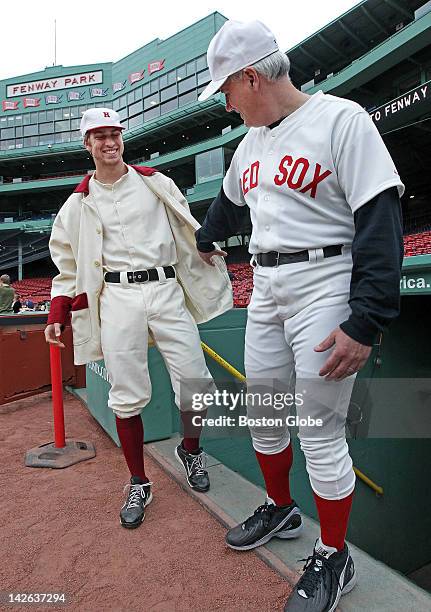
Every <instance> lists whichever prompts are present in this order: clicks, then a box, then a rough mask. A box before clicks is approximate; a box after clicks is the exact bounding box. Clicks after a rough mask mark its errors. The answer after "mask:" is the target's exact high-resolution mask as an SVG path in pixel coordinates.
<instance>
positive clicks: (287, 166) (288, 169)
mask: <svg viewBox="0 0 431 612" xmlns="http://www.w3.org/2000/svg"><path fill="white" fill-rule="evenodd" d="M312 163H313V162H310V161H309V160H308V159H307V158H306V157H298V158H297V159H294V158H293V157H292V156H291V155H285V156H284V157H283V158H282V159H281V161H280V164H279V166H278V170H279V173H278V174H276V175H275V176H274V183H275V184H276V185H277V186H278V187H281V186H282V185H284V184H286V185H287V186H288V187H289V189H299V190H300V193H307V192H310V193H309V195H310V197H311V198H313V199H315V197H316V194H317V187H318V185H319V183H321V182H322V181H324V180H325V179H327V178H328V177H329V176H330V175H331V174H332V170H323V169H322V166H321V164H319V163H318V162H316V163H315V164H314V173H313V178H312V179H311V180H309V181H308V182H307V183H306V185H304V182H305V180H306V177H307V173H308V171H309V169H310V167H312ZM259 167H260V162H259V161H255V162H253V163H252V164H251V165H250V166H249V167H248V168H246V169H245V170H244V172H243V173H242V175H241V189H242V192H243V194H244V195H246V194H247V193H248V192H249V191H251V190H252V189H254V188H255V187H257V186H258V184H259ZM308 177H309V178H311V174H310V173H308ZM303 185H304V187H303Z"/></svg>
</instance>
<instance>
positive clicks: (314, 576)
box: [284, 540, 356, 612]
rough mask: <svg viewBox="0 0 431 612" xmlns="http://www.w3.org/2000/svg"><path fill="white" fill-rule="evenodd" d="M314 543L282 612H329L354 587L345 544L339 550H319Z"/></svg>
mask: <svg viewBox="0 0 431 612" xmlns="http://www.w3.org/2000/svg"><path fill="white" fill-rule="evenodd" d="M318 542H319V540H317V542H316V545H315V547H314V551H313V554H312V556H311V557H308V559H302V560H303V561H306V563H305V565H304V570H305V573H304V574H303V575H302V576H301V578H300V579H299V581H298V582H297V584H296V586H295V588H294V589H293V591H292V593H291V594H290V597H289V599H288V600H287V602H286V605H285V607H284V610H285V612H332V611H333V610H335V608H336V607H337V605H338V602H339V600H340V597H341V595H345V594H346V593H348V592H349V591H351V590H352V589H353V587H354V586H355V584H356V573H355V566H354V565H353V560H352V557H351V556H350V553H349V549H348V548H347V544H345V545H344V548H343V550H340V551H337V549H336V548H333V549H332V550H333V552H331V551H327V550H325V549H323V548H322V547H321V546H319V544H318Z"/></svg>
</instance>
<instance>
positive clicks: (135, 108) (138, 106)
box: [129, 100, 142, 116]
mask: <svg viewBox="0 0 431 612" xmlns="http://www.w3.org/2000/svg"><path fill="white" fill-rule="evenodd" d="M141 111H142V100H139V102H135V103H134V104H131V105H130V106H129V116H131V115H136V113H140V112H141Z"/></svg>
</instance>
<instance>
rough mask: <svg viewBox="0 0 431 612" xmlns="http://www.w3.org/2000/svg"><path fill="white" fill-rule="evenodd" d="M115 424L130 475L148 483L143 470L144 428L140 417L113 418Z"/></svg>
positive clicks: (138, 415)
mask: <svg viewBox="0 0 431 612" xmlns="http://www.w3.org/2000/svg"><path fill="white" fill-rule="evenodd" d="M115 423H116V425H117V432H118V437H119V438H120V442H121V447H122V449H123V454H124V458H125V460H126V463H127V466H128V468H129V471H130V475H131V476H138V478H140V479H141V480H143V481H144V482H148V478H147V475H146V474H145V468H144V448H143V446H144V427H143V425H142V419H141V415H140V414H137V415H135V416H132V417H130V418H128V419H120V417H118V416H115Z"/></svg>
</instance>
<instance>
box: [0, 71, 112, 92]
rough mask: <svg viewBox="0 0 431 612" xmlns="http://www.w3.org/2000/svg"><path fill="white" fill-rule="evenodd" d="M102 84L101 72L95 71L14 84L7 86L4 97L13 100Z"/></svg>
mask: <svg viewBox="0 0 431 612" xmlns="http://www.w3.org/2000/svg"><path fill="white" fill-rule="evenodd" d="M102 82H103V72H102V70H96V71H95V72H81V73H79V74H70V75H68V76H61V77H60V76H59V77H53V78H51V79H44V80H40V81H27V82H25V83H14V84H13V85H8V86H7V91H6V96H7V97H8V98H13V97H15V96H26V95H28V94H38V93H46V92H48V93H49V92H50V91H55V90H56V89H68V88H69V87H73V88H75V87H85V86H88V85H96V84H97V83H102Z"/></svg>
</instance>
